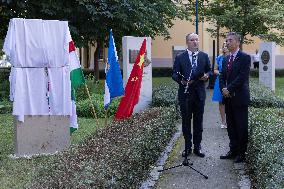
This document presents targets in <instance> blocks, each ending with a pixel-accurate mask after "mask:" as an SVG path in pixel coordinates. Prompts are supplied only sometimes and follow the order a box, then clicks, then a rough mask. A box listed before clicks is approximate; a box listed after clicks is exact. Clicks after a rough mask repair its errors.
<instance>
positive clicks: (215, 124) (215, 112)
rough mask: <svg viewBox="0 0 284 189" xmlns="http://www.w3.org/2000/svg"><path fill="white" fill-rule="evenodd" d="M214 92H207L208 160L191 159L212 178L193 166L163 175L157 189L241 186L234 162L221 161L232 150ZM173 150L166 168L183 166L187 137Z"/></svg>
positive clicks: (205, 134)
mask: <svg viewBox="0 0 284 189" xmlns="http://www.w3.org/2000/svg"><path fill="white" fill-rule="evenodd" d="M211 98H212V90H207V98H206V105H205V113H204V126H203V127H204V129H203V140H202V149H203V151H204V152H205V158H200V157H197V156H196V155H194V154H191V155H190V156H189V158H190V162H192V163H193V167H194V168H195V169H197V170H200V171H201V172H202V173H204V174H205V175H208V177H209V178H208V179H204V177H203V176H201V175H199V174H198V173H196V172H195V171H194V170H192V169H190V168H189V167H179V168H175V169H171V170H167V171H165V172H163V173H162V174H161V176H160V179H159V180H158V182H157V183H156V185H155V188H156V189H229V188H230V189H234V188H239V187H238V176H237V174H236V171H235V170H234V164H233V161H232V160H220V155H221V154H224V153H226V152H227V151H228V150H229V147H228V135H227V131H226V129H221V128H220V116H219V109H218V103H215V102H214V103H213V102H212V101H211ZM180 141H181V142H180V144H181V145H177V146H176V149H175V150H173V151H172V154H171V155H170V156H171V158H170V159H171V161H170V162H168V163H167V165H166V166H172V165H176V164H180V163H181V162H182V160H183V158H182V157H181V153H182V151H183V149H184V141H183V137H181V138H180Z"/></svg>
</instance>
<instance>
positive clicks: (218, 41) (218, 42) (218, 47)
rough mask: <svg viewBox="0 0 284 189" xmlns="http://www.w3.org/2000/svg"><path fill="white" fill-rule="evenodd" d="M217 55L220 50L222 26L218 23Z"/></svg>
mask: <svg viewBox="0 0 284 189" xmlns="http://www.w3.org/2000/svg"><path fill="white" fill-rule="evenodd" d="M216 30H217V57H218V56H219V53H220V52H219V50H220V26H219V24H217V29H216Z"/></svg>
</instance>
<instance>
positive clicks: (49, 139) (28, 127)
mask: <svg viewBox="0 0 284 189" xmlns="http://www.w3.org/2000/svg"><path fill="white" fill-rule="evenodd" d="M69 124H70V118H69V116H25V121H24V122H20V121H18V120H17V119H16V117H14V129H15V140H14V144H15V156H16V157H23V156H33V155H41V154H53V153H56V152H58V151H62V150H65V149H68V148H69V146H70V128H69Z"/></svg>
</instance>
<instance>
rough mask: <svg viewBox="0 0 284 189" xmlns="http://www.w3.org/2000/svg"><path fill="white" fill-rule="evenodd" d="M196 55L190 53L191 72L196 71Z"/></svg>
mask: <svg viewBox="0 0 284 189" xmlns="http://www.w3.org/2000/svg"><path fill="white" fill-rule="evenodd" d="M196 66H197V65H196V54H195V53H192V70H193V71H195V69H196Z"/></svg>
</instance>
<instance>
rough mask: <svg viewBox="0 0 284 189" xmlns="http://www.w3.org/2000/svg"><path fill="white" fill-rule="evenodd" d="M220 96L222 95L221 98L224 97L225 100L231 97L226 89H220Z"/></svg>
mask: <svg viewBox="0 0 284 189" xmlns="http://www.w3.org/2000/svg"><path fill="white" fill-rule="evenodd" d="M222 94H223V96H224V97H225V98H230V97H231V95H230V91H228V89H227V88H223V89H222Z"/></svg>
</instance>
